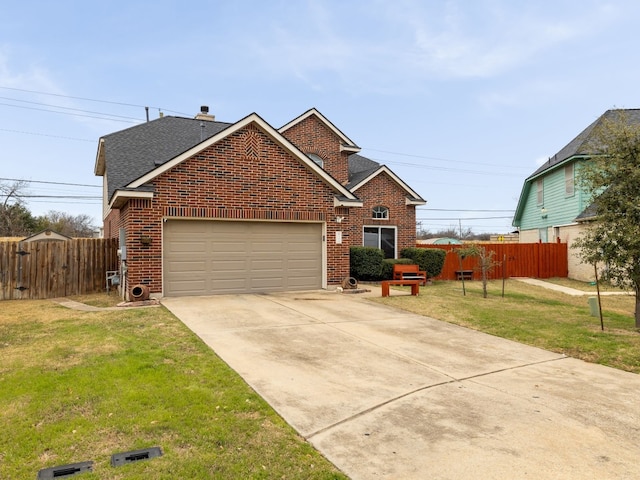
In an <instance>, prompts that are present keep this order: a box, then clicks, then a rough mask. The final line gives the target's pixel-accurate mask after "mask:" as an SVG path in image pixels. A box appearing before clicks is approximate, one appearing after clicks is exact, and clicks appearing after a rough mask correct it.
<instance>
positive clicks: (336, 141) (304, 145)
mask: <svg viewBox="0 0 640 480" xmlns="http://www.w3.org/2000/svg"><path fill="white" fill-rule="evenodd" d="M282 134H283V135H284V137H285V138H286V139H287V140H289V141H290V142H291V143H293V144H294V145H295V146H296V147H298V148H299V149H300V150H301V151H303V152H304V153H306V154H309V153H315V154H316V155H318V156H319V157H320V158H322V159H323V160H324V166H323V168H324V170H325V171H326V172H327V173H328V174H329V175H331V176H332V177H333V178H335V179H336V180H338V182H340V183H341V184H342V185H346V184H347V182H348V180H349V166H348V163H347V157H348V156H349V154H348V153H346V152H340V138H339V137H338V136H337V135H336V134H335V133H334V132H333V131H332V130H331V129H329V128H328V127H327V125H326V124H325V123H324V122H322V121H320V120H319V119H318V117H316V116H315V115H311V116H309V117H307V118H305V119H304V120H302V121H301V122H299V123H296V124H295V125H293V126H291V127H290V128H288V129H287V130H285V131H284V132H282Z"/></svg>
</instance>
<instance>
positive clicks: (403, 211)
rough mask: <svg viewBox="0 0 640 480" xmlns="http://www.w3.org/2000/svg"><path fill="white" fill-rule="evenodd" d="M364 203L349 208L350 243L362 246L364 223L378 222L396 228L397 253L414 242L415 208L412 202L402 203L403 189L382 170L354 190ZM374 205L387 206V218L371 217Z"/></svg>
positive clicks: (404, 196)
mask: <svg viewBox="0 0 640 480" xmlns="http://www.w3.org/2000/svg"><path fill="white" fill-rule="evenodd" d="M354 193H355V194H356V195H357V196H358V198H360V199H361V200H362V201H363V203H364V206H363V208H361V209H353V211H352V217H354V218H353V219H352V222H351V225H352V226H351V244H352V245H362V228H363V227H364V225H380V226H389V227H397V235H398V241H397V245H396V250H397V252H398V255H400V251H401V250H402V249H403V248H407V247H415V245H416V209H415V206H413V205H405V199H406V197H407V195H406V192H405V191H404V189H402V188H401V187H400V186H399V185H398V184H397V183H396V182H394V181H393V180H392V179H391V177H389V176H388V175H387V174H386V173H381V174H379V175H378V176H376V177H375V178H373V179H372V180H371V181H370V182H368V183H366V184H365V185H363V186H362V187H360V188H359V189H358V190H357V191H355V192H354ZM378 205H381V206H384V207H387V208H388V209H389V219H388V220H376V219H373V218H372V209H373V207H376V206H378Z"/></svg>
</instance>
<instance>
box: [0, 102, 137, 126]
mask: <svg viewBox="0 0 640 480" xmlns="http://www.w3.org/2000/svg"><path fill="white" fill-rule="evenodd" d="M0 100H9V101H11V102H22V103H29V104H31V105H41V106H44V107H53V108H60V109H62V110H73V111H75V112H83V113H93V114H97V115H108V116H110V117H119V118H126V119H128V120H135V121H139V119H138V118H134V117H127V116H125V115H116V114H114V113H102V112H94V111H92V110H82V109H80V108H73V107H63V106H61V105H51V104H50V103H41V102H32V101H30V100H20V99H18V98H10V97H0ZM3 105H4V104H3ZM14 106H15V107H18V108H20V107H19V105H14ZM60 113H62V112H60Z"/></svg>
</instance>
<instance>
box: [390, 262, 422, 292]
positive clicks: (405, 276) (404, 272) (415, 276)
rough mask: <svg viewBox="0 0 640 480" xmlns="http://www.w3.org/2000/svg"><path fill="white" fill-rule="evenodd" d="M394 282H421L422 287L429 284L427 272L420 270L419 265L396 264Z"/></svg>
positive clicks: (394, 266)
mask: <svg viewBox="0 0 640 480" xmlns="http://www.w3.org/2000/svg"><path fill="white" fill-rule="evenodd" d="M393 279H394V280H419V281H420V282H421V285H422V286H424V285H426V284H427V272H423V271H422V270H420V267H419V266H418V265H403V264H400V263H396V264H394V265H393Z"/></svg>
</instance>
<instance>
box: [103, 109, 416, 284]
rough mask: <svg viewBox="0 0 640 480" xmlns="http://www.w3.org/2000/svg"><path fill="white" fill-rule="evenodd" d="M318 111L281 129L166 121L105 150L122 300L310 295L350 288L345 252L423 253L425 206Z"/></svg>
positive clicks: (123, 135) (107, 143)
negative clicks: (130, 294)
mask: <svg viewBox="0 0 640 480" xmlns="http://www.w3.org/2000/svg"><path fill="white" fill-rule="evenodd" d="M359 151H360V148H359V147H358V146H357V145H356V144H355V143H354V142H353V141H352V140H351V139H349V138H348V137H347V136H346V135H345V134H344V133H342V132H341V131H340V130H339V129H338V128H336V126H335V125H333V124H332V123H331V122H330V121H329V120H328V119H327V118H325V117H324V116H323V115H322V114H321V113H320V112H318V111H317V110H316V109H311V110H309V111H307V112H305V113H304V114H303V115H301V116H299V117H297V118H295V119H294V120H292V121H291V122H289V123H287V124H286V125H284V126H283V127H281V128H279V129H275V128H273V127H272V126H271V125H269V124H268V123H267V122H266V121H264V120H263V119H262V118H261V117H260V116H258V115H257V114H255V113H253V114H251V115H249V116H247V117H245V118H243V119H242V120H240V121H238V122H236V123H225V122H218V121H215V118H214V117H213V115H209V114H208V108H206V107H203V108H202V111H201V112H200V113H199V114H198V115H196V117H195V118H194V119H190V118H181V117H172V116H167V117H161V118H159V119H156V120H153V121H150V122H147V123H144V124H141V125H137V126H135V127H131V128H128V129H126V130H122V131H119V132H115V133H112V134H110V135H105V136H104V137H102V138H100V141H99V145H98V152H97V157H96V163H95V174H96V175H98V176H102V177H103V185H104V193H103V197H104V212H103V217H104V235H105V237H119V238H120V239H121V247H123V248H121V250H122V259H123V266H124V267H125V268H124V272H125V275H124V280H125V282H126V283H125V285H124V287H125V291H128V290H129V289H130V288H132V287H133V286H135V285H139V284H142V285H147V286H148V287H149V290H150V291H151V293H153V294H157V295H164V296H183V295H208V294H220V293H250V292H268V291H281V290H304V289H318V288H326V287H327V286H329V285H338V284H340V283H341V282H342V280H344V278H345V277H348V276H349V247H350V246H351V245H370V246H376V247H380V248H382V249H383V250H384V251H385V255H386V256H387V257H397V256H398V254H399V252H400V250H401V249H402V248H405V247H410V246H414V245H415V240H416V238H415V231H416V212H415V207H416V205H424V204H425V203H426V202H425V201H424V200H423V199H422V198H421V197H420V195H418V194H417V193H416V192H415V191H414V190H412V189H411V188H410V187H409V186H408V185H407V184H406V183H405V182H403V181H402V180H401V179H400V178H398V177H397V176H396V175H395V174H394V173H393V172H392V171H391V170H390V169H389V168H387V167H386V166H384V165H380V164H378V163H376V162H374V161H372V160H369V159H367V158H365V157H362V156H360V155H358V154H357V153H358V152H359Z"/></svg>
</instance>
